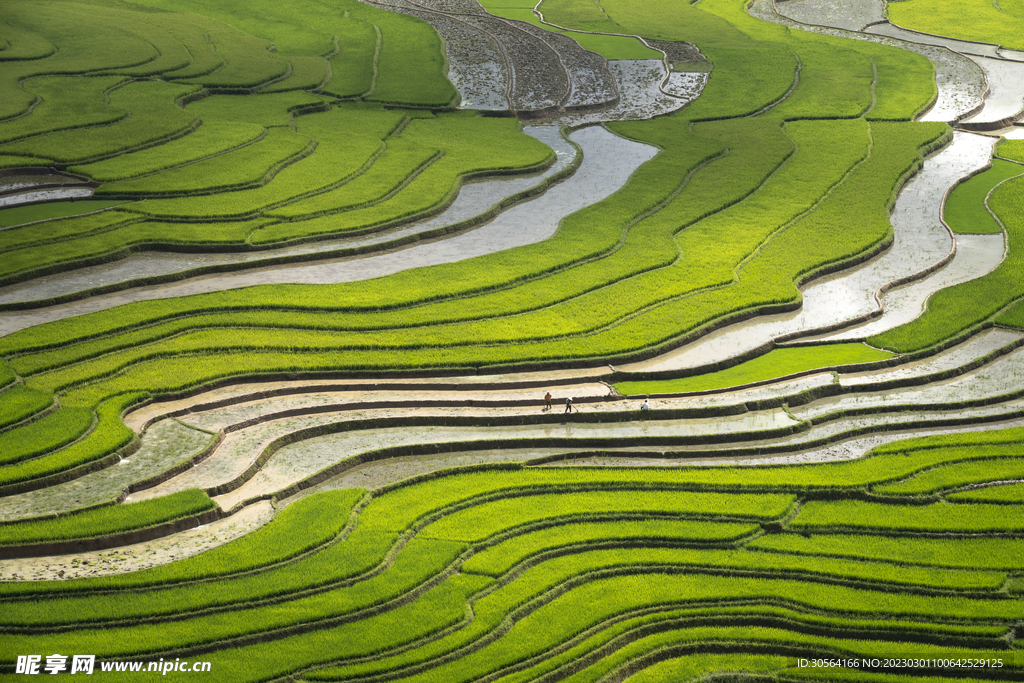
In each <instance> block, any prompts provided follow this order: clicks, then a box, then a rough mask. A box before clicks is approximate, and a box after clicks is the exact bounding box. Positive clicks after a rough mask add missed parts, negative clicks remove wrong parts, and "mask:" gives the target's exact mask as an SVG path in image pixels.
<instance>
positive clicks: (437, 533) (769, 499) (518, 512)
mask: <svg viewBox="0 0 1024 683" xmlns="http://www.w3.org/2000/svg"><path fill="white" fill-rule="evenodd" d="M792 503H793V499H792V498H791V497H790V496H785V495H765V496H758V495H744V494H715V493H701V494H695V493H680V492H678V491H672V492H668V491H653V490H650V489H641V490H636V491H622V492H619V491H595V492H591V493H574V494H568V493H558V494H553V495H536V496H527V497H525V498H520V497H512V498H505V499H502V500H497V501H494V502H490V503H484V504H481V505H476V506H473V507H471V508H468V509H466V510H462V511H460V512H455V513H452V514H450V515H446V516H445V517H444V518H443V519H442V520H440V521H437V522H434V523H433V524H431V525H429V526H427V527H426V528H424V529H423V530H422V531H421V532H420V533H421V535H422V536H423V537H424V538H438V539H443V540H448V541H462V542H466V543H474V542H479V541H482V540H484V539H486V538H488V537H490V536H494V535H496V534H499V533H501V532H502V531H505V530H506V529H507V528H508V520H510V519H515V520H516V523H517V524H529V523H531V522H540V521H543V520H545V519H557V518H562V517H565V518H576V519H584V518H586V517H587V516H591V515H593V516H596V515H602V514H613V513H615V514H636V515H641V516H642V515H650V514H662V515H666V516H687V515H709V514H710V515H712V516H716V517H717V516H721V517H735V518H741V519H745V518H750V519H772V518H775V517H779V516H781V515H782V514H783V513H784V512H786V510H788V509H789V506H790V505H792ZM712 511H713V512H712Z"/></svg>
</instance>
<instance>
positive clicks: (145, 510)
mask: <svg viewBox="0 0 1024 683" xmlns="http://www.w3.org/2000/svg"><path fill="white" fill-rule="evenodd" d="M214 507H216V503H214V502H213V501H212V500H210V497H209V496H207V495H206V494H205V493H203V492H202V491H200V490H198V489H189V490H188V491H182V492H180V493H174V494H171V495H168V496H165V497H163V498H155V499H153V500H146V501H142V502H139V503H124V504H120V505H108V506H105V507H101V508H96V509H94V510H86V511H83V512H73V513H71V514H67V515H63V516H61V517H56V518H54V519H46V520H38V521H37V520H33V521H25V522H10V523H7V524H0V545H21V544H26V543H41V542H44V541H68V540H73V539H78V538H95V537H97V536H107V535H109V534H117V533H122V532H125V531H132V530H134V529H144V528H146V527H149V526H155V525H157V524H161V523H163V522H168V521H171V520H174V519H180V518H182V517H188V516H190V515H196V514H199V513H200V512H205V511H206V510H211V509H213V508H214Z"/></svg>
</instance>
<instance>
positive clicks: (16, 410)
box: [0, 378, 91, 441]
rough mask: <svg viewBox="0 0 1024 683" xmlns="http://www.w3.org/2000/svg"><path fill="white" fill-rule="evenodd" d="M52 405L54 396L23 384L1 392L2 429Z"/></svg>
mask: <svg viewBox="0 0 1024 683" xmlns="http://www.w3.org/2000/svg"><path fill="white" fill-rule="evenodd" d="M0 380H2V378H0ZM51 405H53V396H51V395H49V394H45V393H43V392H41V391H36V390H35V389H29V388H28V387H26V386H24V385H21V384H18V385H15V386H13V387H11V388H9V389H7V390H6V391H3V392H0V428H3V427H9V426H10V425H12V424H15V423H17V422H21V421H22V420H25V419H28V418H30V417H32V416H33V415H35V414H36V413H38V412H39V411H41V410H44V409H45V408H48V407H50V406H51ZM90 421H91V420H90ZM2 439H3V435H0V441H2Z"/></svg>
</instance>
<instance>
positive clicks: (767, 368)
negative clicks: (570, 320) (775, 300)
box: [615, 344, 892, 396]
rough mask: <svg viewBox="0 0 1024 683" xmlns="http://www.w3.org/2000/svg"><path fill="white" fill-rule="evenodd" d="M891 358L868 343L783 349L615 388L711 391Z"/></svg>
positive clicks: (640, 391)
mask: <svg viewBox="0 0 1024 683" xmlns="http://www.w3.org/2000/svg"><path fill="white" fill-rule="evenodd" d="M891 357H892V354H890V353H888V352H886V351H879V350H878V349H873V348H871V347H869V346H866V345H865V344H834V345H833V344H829V345H826V346H800V347H796V348H781V349H775V350H774V351H770V352H768V353H766V354H765V355H763V356H759V357H757V358H755V359H753V360H749V361H747V362H746V363H741V364H740V365H736V366H734V367H731V368H728V369H726V370H719V371H718V372H710V373H706V374H702V375H695V376H693V377H683V378H680V379H670V380H652V381H648V382H619V383H618V384H616V385H615V389H616V390H617V391H618V392H619V393H620V394H624V395H628V396H632V395H637V394H671V393H684V392H688V391H709V390H714V389H724V388H726V387H733V386H740V385H743V384H750V383H752V382H760V381H763V380H768V379H775V378H777V377H784V376H786V375H792V374H795V373H800V372H807V371H808V370H814V369H816V368H825V367H832V366H842V365H850V364H853V363H871V362H874V361H879V360H884V359H886V358H891Z"/></svg>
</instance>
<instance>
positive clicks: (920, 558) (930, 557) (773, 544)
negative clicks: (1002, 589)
mask: <svg viewBox="0 0 1024 683" xmlns="http://www.w3.org/2000/svg"><path fill="white" fill-rule="evenodd" d="M982 490H984V489H982ZM748 547H749V548H756V549H759V550H771V551H776V552H783V553H797V554H803V555H812V556H815V557H819V556H826V557H847V558H856V559H865V560H881V561H887V562H901V563H905V564H913V565H929V566H938V567H953V568H960V569H995V570H1008V571H1015V570H1017V569H1019V568H1020V557H1021V552H1024V540H1022V539H1019V538H957V539H949V538H911V537H906V536H901V537H887V536H858V535H829V534H803V533H801V534H772V535H768V536H762V537H761V538H758V539H755V540H754V541H752V542H751V543H750V544H748Z"/></svg>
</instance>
